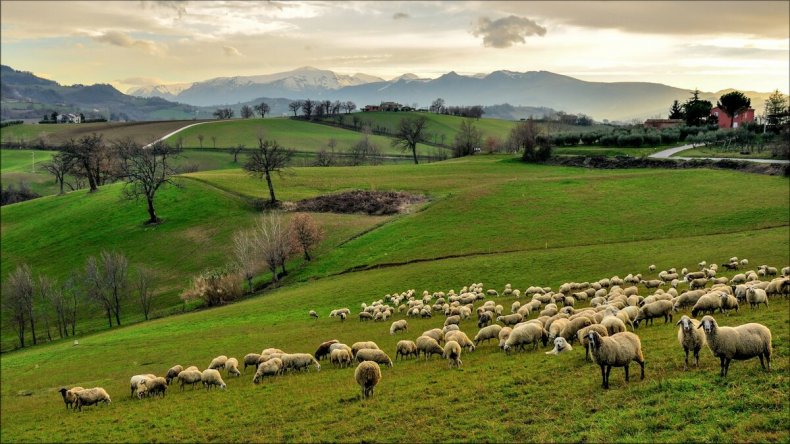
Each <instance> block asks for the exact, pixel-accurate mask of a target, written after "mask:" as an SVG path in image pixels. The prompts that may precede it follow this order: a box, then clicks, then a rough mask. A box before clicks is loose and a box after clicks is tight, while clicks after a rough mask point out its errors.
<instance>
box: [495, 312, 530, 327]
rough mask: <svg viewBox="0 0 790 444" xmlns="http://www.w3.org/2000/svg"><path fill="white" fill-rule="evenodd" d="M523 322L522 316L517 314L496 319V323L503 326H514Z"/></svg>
mask: <svg viewBox="0 0 790 444" xmlns="http://www.w3.org/2000/svg"><path fill="white" fill-rule="evenodd" d="M523 320H524V316H521V315H520V314H518V313H514V314H510V315H506V316H499V317H497V318H496V321H497V322H501V323H503V324H504V325H505V326H512V325H516V324H518V323H519V322H521V321H523Z"/></svg>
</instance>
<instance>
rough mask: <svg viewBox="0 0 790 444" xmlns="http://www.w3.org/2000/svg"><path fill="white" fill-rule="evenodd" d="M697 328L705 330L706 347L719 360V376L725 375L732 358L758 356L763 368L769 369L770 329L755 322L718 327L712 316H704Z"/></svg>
mask: <svg viewBox="0 0 790 444" xmlns="http://www.w3.org/2000/svg"><path fill="white" fill-rule="evenodd" d="M697 328H702V329H703V330H704V331H705V338H706V340H707V342H708V348H710V351H711V352H713V356H715V357H717V358H719V359H720V361H721V371H720V373H719V374H720V376H721V377H726V376H727V372H728V370H729V368H730V362H732V360H733V359H736V360H739V361H741V360H746V359H751V358H754V357H755V356H757V357H759V358H760V365H762V367H763V369H766V370H768V371H771V330H769V329H768V327H766V326H764V325H762V324H757V323H750V324H743V325H739V326H737V327H719V325H718V324H717V323H716V319H714V318H713V316H705V317H703V318H702V321H701V322H700V325H699V327H697ZM763 358H765V361H767V364H768V367H767V368H766V362H764V360H763Z"/></svg>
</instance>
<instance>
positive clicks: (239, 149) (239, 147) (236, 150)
mask: <svg viewBox="0 0 790 444" xmlns="http://www.w3.org/2000/svg"><path fill="white" fill-rule="evenodd" d="M242 151H244V145H236V146H235V147H233V148H228V152H229V153H231V154H232V155H233V163H238V158H239V154H241V152H242Z"/></svg>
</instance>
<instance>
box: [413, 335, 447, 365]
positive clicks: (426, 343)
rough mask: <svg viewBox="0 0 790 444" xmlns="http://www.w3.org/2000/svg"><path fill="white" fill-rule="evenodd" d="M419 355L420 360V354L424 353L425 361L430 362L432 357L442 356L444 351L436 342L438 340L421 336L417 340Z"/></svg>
mask: <svg viewBox="0 0 790 444" xmlns="http://www.w3.org/2000/svg"><path fill="white" fill-rule="evenodd" d="M416 344H417V353H418V358H419V353H420V352H422V353H423V354H424V355H425V360H426V361H427V360H428V357H429V356H430V355H440V356H441V355H442V353H444V349H442V347H441V346H440V345H439V343H438V342H436V339H434V338H432V337H430V336H420V337H419V338H417V342H416Z"/></svg>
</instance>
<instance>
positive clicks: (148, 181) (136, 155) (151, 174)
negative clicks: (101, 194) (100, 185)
mask: <svg viewBox="0 0 790 444" xmlns="http://www.w3.org/2000/svg"><path fill="white" fill-rule="evenodd" d="M117 144H118V152H119V153H120V157H121V171H122V174H123V175H122V178H123V180H124V181H125V184H124V187H123V194H124V197H126V198H127V199H130V200H136V199H138V198H140V197H144V198H145V200H146V203H147V204H148V222H146V223H147V224H157V223H159V222H161V221H160V219H159V217H158V216H157V215H156V210H155V208H154V199H155V197H156V193H157V191H159V189H160V188H161V187H163V186H166V185H177V184H176V183H175V181H174V179H173V176H175V175H176V174H177V173H176V170H175V168H174V167H173V165H172V163H171V160H172V159H173V158H175V157H177V156H178V155H179V154H180V153H181V150H179V149H178V148H171V147H170V146H169V145H167V144H166V143H165V142H161V141H160V142H156V143H154V144H153V145H152V146H150V147H148V148H144V147H142V146H140V144H138V143H137V142H135V141H134V140H132V139H125V140H122V141H119V142H118V143H117Z"/></svg>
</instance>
